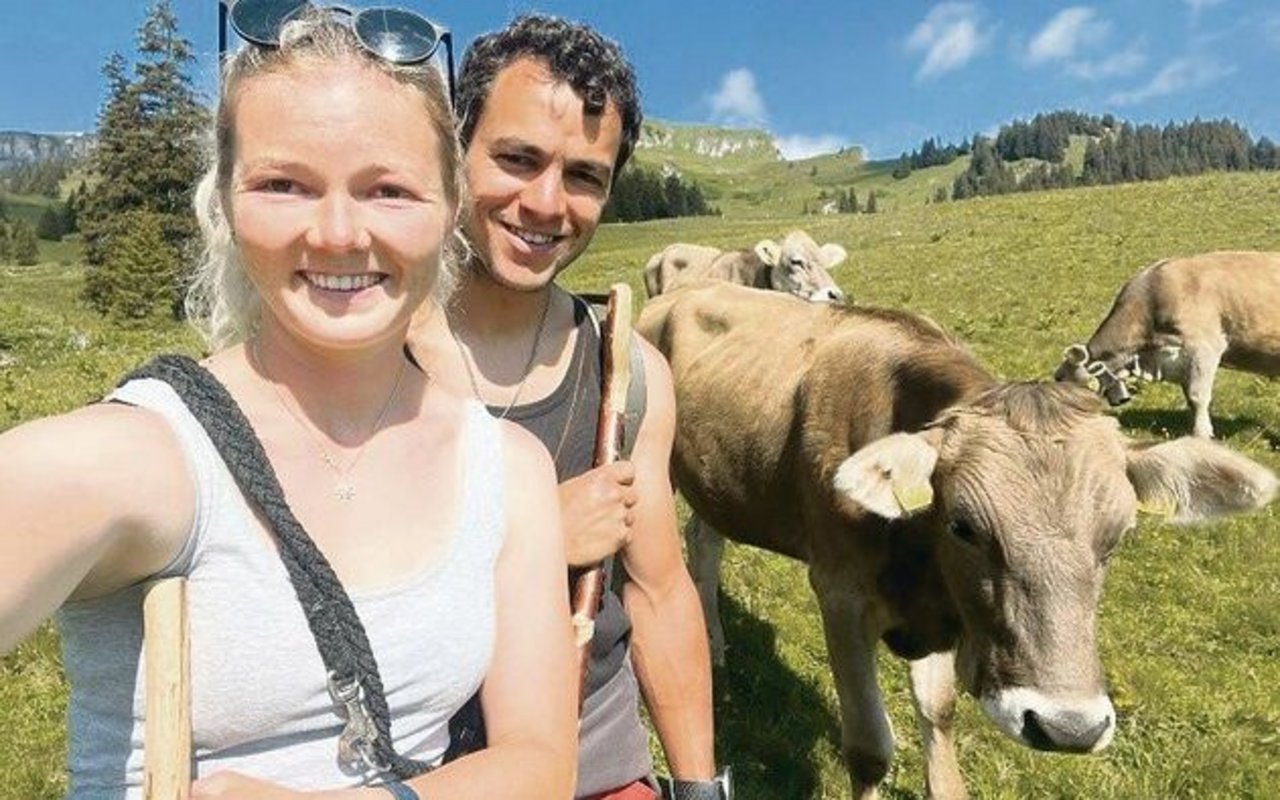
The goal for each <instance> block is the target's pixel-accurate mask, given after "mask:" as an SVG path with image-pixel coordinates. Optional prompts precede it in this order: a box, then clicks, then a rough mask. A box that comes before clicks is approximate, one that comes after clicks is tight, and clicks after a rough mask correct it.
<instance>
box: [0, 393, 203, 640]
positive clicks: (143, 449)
mask: <svg viewBox="0 0 1280 800" xmlns="http://www.w3.org/2000/svg"><path fill="white" fill-rule="evenodd" d="M193 496H194V495H193V488H192V486H191V479H190V477H189V476H188V472H187V466H186V463H185V461H184V459H183V456H182V452H181V450H180V449H179V448H178V444H177V442H176V441H175V439H174V437H173V435H172V433H171V432H170V431H169V429H168V426H167V425H166V423H165V422H164V420H163V419H161V418H160V417H159V416H158V415H156V414H154V413H152V412H148V411H143V410H141V409H137V408H132V407H129V406H121V405H111V404H103V405H97V406H91V407H89V408H84V409H81V410H79V411H74V412H72V413H70V414H66V415H64V416H60V417H51V418H47V419H42V420H37V421H35V422H31V423H28V424H26V425H21V426H19V427H17V428H14V429H12V430H9V431H7V432H5V433H4V434H3V435H0V653H6V652H8V651H9V650H10V649H12V648H13V647H14V646H15V645H16V644H17V643H18V642H20V641H22V639H23V638H24V637H26V636H27V635H28V634H29V633H31V631H32V630H34V629H35V628H36V626H37V625H39V624H40V623H41V622H42V621H43V620H45V619H46V618H48V617H49V616H50V615H51V614H53V612H55V611H57V609H58V607H59V606H61V605H62V604H63V602H65V601H66V600H67V599H69V598H70V599H83V598H87V597H94V596H98V595H103V594H106V593H108V592H111V591H113V590H115V589H118V588H121V587H123V586H127V585H129V584H131V583H134V582H136V581H138V580H141V579H142V578H145V577H146V576H148V575H151V574H153V573H155V572H156V571H158V570H159V569H161V568H163V567H164V566H165V565H166V564H168V563H169V561H170V560H171V559H172V558H173V556H174V554H176V553H177V552H178V550H179V548H180V547H181V546H182V542H183V538H184V537H185V536H186V534H187V532H188V530H189V529H190V526H191V519H192V514H193V513H194V500H193Z"/></svg>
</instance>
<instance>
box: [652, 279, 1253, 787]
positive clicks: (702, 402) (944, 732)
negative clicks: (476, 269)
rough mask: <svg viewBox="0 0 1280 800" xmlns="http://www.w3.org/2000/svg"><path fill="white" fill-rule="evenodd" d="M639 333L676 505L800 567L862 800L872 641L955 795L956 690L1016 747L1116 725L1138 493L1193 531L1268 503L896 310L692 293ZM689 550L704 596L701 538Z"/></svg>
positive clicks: (873, 701)
mask: <svg viewBox="0 0 1280 800" xmlns="http://www.w3.org/2000/svg"><path fill="white" fill-rule="evenodd" d="M637 328H638V330H639V331H640V332H641V333H642V334H643V335H644V336H645V337H646V338H648V339H649V340H650V341H651V342H653V343H654V344H655V345H656V346H658V348H659V349H661V350H662V352H663V353H664V354H665V355H666V357H667V359H668V360H669V362H670V364H671V370H672V375H673V377H674V382H675V391H676V402H677V405H678V408H679V414H678V418H677V431H676V440H675V450H674V453H673V455H672V474H673V477H674V478H675V481H676V483H677V485H678V486H679V488H680V490H681V492H682V493H683V494H684V496H685V498H686V499H687V500H688V502H689V505H690V506H691V507H692V508H693V510H694V511H695V512H696V513H697V515H698V516H699V517H701V518H702V519H703V520H705V522H706V523H708V524H709V525H710V526H712V527H714V528H715V529H716V530H720V531H725V532H728V533H731V534H732V536H733V537H734V538H735V539H737V540H739V541H742V542H744V543H746V544H751V545H755V546H758V547H763V548H765V549H767V550H771V551H773V552H776V553H781V554H783V555H787V556H790V557H792V558H796V559H799V560H801V561H803V562H805V563H806V564H807V565H808V570H809V581H810V585H811V586H812V587H813V590H814V592H815V594H816V595H817V599H818V604H819V607H820V609H821V613H822V622H823V627H824V630H825V634H826V641H827V650H828V655H829V658H830V661H831V666H832V670H833V672H834V676H835V683H836V689H837V692H838V694H839V698H840V709H841V729H842V737H841V738H842V743H843V747H842V752H843V756H844V759H845V763H846V765H847V767H848V770H849V775H850V779H851V781H852V784H853V794H854V796H855V797H859V798H866V797H874V796H875V793H876V786H877V784H878V783H879V782H880V781H881V780H882V779H883V777H884V776H885V774H886V772H887V770H888V767H889V762H890V758H891V756H892V752H893V739H892V734H891V732H890V727H889V724H888V721H887V718H886V716H885V710H884V705H883V701H882V698H881V694H880V690H879V688H878V686H877V682H876V670H875V657H874V655H875V645H876V642H877V641H881V640H883V641H884V642H885V644H886V645H888V647H889V648H890V649H891V650H892V651H893V652H895V653H896V654H898V655H900V656H902V657H904V658H907V659H910V660H911V665H910V667H911V685H912V694H913V697H914V699H915V702H916V709H917V720H918V723H919V725H920V728H921V733H922V735H923V738H924V747H925V754H926V759H927V767H928V770H927V780H928V786H929V791H930V794H931V795H932V796H934V797H939V798H953V797H963V796H965V789H964V784H963V781H962V779H961V777H960V772H959V768H958V766H957V764H956V761H955V752H954V749H953V745H952V739H951V735H950V727H951V721H952V716H953V712H954V705H955V691H956V679H957V678H958V679H959V682H960V684H961V685H962V686H963V687H964V688H965V689H966V690H967V691H969V692H970V693H971V694H973V695H974V696H975V697H976V698H978V699H979V701H980V703H981V706H982V708H983V710H984V711H985V712H986V714H987V716H988V717H989V718H990V719H991V720H992V721H993V722H994V723H995V725H996V726H998V727H999V729H1000V730H1001V731H1003V732H1004V733H1006V734H1007V735H1009V736H1011V737H1012V738H1014V739H1016V740H1017V741H1019V742H1021V743H1023V744H1025V745H1028V746H1030V747H1034V748H1039V749H1044V750H1054V751H1061V752H1091V751H1097V750H1101V749H1102V748H1104V747H1106V746H1107V744H1108V743H1109V742H1110V740H1111V738H1112V735H1113V733H1114V731H1115V725H1116V718H1115V711H1114V709H1113V707H1112V704H1111V701H1110V699H1109V697H1108V695H1107V691H1106V687H1105V684H1104V679H1103V670H1102V666H1101V664H1100V662H1099V656H1098V650H1097V638H1096V616H1097V612H1098V603H1099V599H1100V596H1101V592H1102V581H1103V574H1104V572H1105V568H1106V562H1107V559H1108V558H1109V557H1110V555H1111V553H1112V550H1113V549H1114V548H1115V547H1116V545H1117V544H1118V543H1119V541H1120V540H1121V538H1122V537H1123V535H1124V534H1125V532H1126V531H1128V530H1129V529H1131V528H1132V527H1133V526H1134V522H1135V517H1136V512H1137V509H1138V506H1139V503H1144V504H1146V505H1147V507H1149V508H1159V509H1161V510H1162V511H1163V512H1164V513H1167V514H1169V516H1170V517H1171V518H1172V519H1173V520H1175V521H1195V520H1202V519H1208V518H1211V517H1215V516H1219V515H1222V514H1227V513H1233V512H1237V511H1243V510H1247V509H1252V508H1257V507H1259V506H1261V505H1263V504H1265V503H1266V502H1268V501H1269V500H1270V499H1271V497H1272V496H1273V495H1274V494H1275V491H1276V485H1277V481H1276V477H1275V475H1273V474H1272V473H1271V472H1270V471H1269V470H1267V469H1266V468H1265V467H1262V466H1260V465H1258V464H1256V463H1254V462H1252V461H1250V460H1249V459H1247V458H1245V457H1243V456H1240V455H1237V454H1236V453H1234V452H1232V451H1231V450H1229V449H1227V448H1226V447H1224V446H1222V445H1219V444H1217V443H1214V442H1211V441H1205V440H1202V439H1193V438H1184V439H1179V440H1176V441H1170V442H1164V443H1160V444H1153V445H1144V444H1138V443H1135V442H1132V441H1129V440H1128V439H1126V438H1125V437H1124V436H1123V435H1122V434H1121V432H1120V430H1119V427H1118V424H1117V422H1116V420H1115V419H1114V418H1112V417H1110V416H1107V415H1105V414H1103V413H1102V409H1103V404H1102V403H1101V401H1100V400H1099V399H1098V398H1097V397H1096V396H1094V395H1093V394H1092V393H1090V392H1088V391H1086V390H1084V389H1081V388H1079V387H1076V386H1072V385H1069V384H1058V383H1001V382H999V381H997V380H996V379H995V378H993V377H992V376H991V374H990V373H989V372H988V371H987V370H986V369H984V368H983V367H982V366H981V365H980V364H979V363H978V362H977V361H976V360H975V359H974V357H973V356H972V355H971V354H970V353H969V352H968V351H967V350H966V349H965V348H963V347H962V346H961V345H959V344H958V343H957V342H956V341H955V340H953V339H952V338H950V337H949V336H948V335H947V334H946V333H945V332H943V331H942V330H941V329H940V328H939V327H938V326H936V325H935V324H933V323H932V322H930V321H928V320H926V319H924V318H921V317H918V316H913V315H911V314H908V313H905V312H897V311H887V310H878V309H868V308H846V307H839V306H830V305H815V304H806V303H796V302H794V301H792V300H791V299H790V298H787V297H782V296H779V295H777V294H775V293H771V292H760V291H755V290H751V289H746V288H742V287H739V286H734V285H731V284H725V283H706V284H701V285H691V286H688V287H685V288H682V289H679V290H677V291H675V292H672V293H670V294H667V295H663V296H661V297H658V298H655V299H653V300H651V301H649V303H648V304H647V305H646V307H645V309H644V311H643V313H642V314H641V315H640V318H639V322H638V325H637ZM708 539H710V540H711V541H710V542H709V541H708ZM689 544H690V561H691V564H690V568H691V570H692V571H693V572H694V573H695V580H696V582H697V584H698V586H699V589H700V591H707V592H711V593H714V592H715V590H716V582H717V573H718V569H719V563H718V556H719V552H720V546H717V543H716V542H715V534H714V533H711V532H709V531H707V530H706V529H705V526H704V528H703V530H701V531H699V532H698V536H697V537H696V538H695V539H694V540H692V541H690V543H689ZM706 602H710V601H709V600H708V601H706ZM709 622H710V623H711V624H715V625H718V624H719V621H718V620H709Z"/></svg>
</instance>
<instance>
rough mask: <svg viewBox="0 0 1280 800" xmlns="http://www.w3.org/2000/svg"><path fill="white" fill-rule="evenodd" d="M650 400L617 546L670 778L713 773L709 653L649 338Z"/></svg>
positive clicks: (667, 399)
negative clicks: (683, 540) (626, 537)
mask: <svg viewBox="0 0 1280 800" xmlns="http://www.w3.org/2000/svg"><path fill="white" fill-rule="evenodd" d="M642 347H643V350H644V362H645V363H644V367H645V377H646V381H647V384H648V391H647V397H648V407H647V410H646V412H645V417H644V422H643V423H642V424H641V426H640V431H639V434H638V436H637V438H636V446H635V450H634V452H633V453H632V463H633V464H634V466H635V489H636V503H635V505H634V506H633V507H632V514H633V522H632V525H631V536H630V541H629V543H628V544H627V545H626V546H625V547H624V548H623V549H622V550H621V555H622V559H623V564H624V565H625V566H626V569H627V575H628V578H629V580H628V581H627V583H626V585H625V587H624V589H623V602H624V603H625V605H626V608H627V612H628V613H629V614H630V616H631V624H632V629H633V634H632V649H631V655H632V661H633V663H634V665H635V670H636V677H637V678H638V679H639V681H640V689H641V692H642V693H643V694H644V698H645V703H646V704H647V705H648V707H649V714H650V716H651V718H652V719H653V723H654V727H655V728H656V729H657V732H658V739H659V740H660V741H661V742H662V748H663V751H664V752H665V753H666V756H667V763H668V764H669V765H670V767H671V772H672V775H673V776H674V777H677V778H681V779H683V780H710V779H711V778H712V776H713V775H714V774H715V771H716V770H715V743H714V724H713V721H712V709H711V658H710V653H709V650H708V647H707V633H706V625H705V624H704V622H703V618H702V605H701V603H699V601H698V593H697V590H696V589H695V588H694V585H693V579H692V578H691V577H690V576H689V571H688V570H687V569H686V568H685V565H684V558H683V556H682V553H681V550H680V539H679V535H678V533H677V527H676V513H675V497H674V495H673V493H672V488H671V479H670V474H669V469H670V460H671V447H672V442H673V440H674V437H675V394H674V391H673V389H672V383H671V370H670V368H669V367H668V366H667V363H666V361H664V360H663V358H662V356H661V355H659V354H658V352H657V351H656V350H654V349H653V348H652V347H651V346H650V345H648V344H647V343H642Z"/></svg>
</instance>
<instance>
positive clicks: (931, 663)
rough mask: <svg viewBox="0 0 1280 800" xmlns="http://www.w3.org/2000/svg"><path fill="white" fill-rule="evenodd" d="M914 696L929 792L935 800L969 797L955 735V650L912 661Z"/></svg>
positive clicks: (957, 799) (912, 690)
mask: <svg viewBox="0 0 1280 800" xmlns="http://www.w3.org/2000/svg"><path fill="white" fill-rule="evenodd" d="M911 697H912V699H914V700H915V705H916V723H917V724H918V725H919V726H920V738H921V739H922V740H923V742H924V756H925V762H926V768H927V772H926V780H927V786H928V788H929V796H930V797H931V798H934V800H962V799H963V798H966V797H968V793H967V792H965V788H964V778H962V777H961V775H960V765H959V763H958V762H957V761H956V750H955V744H954V742H953V741H952V739H951V723H952V722H953V721H954V719H955V712H956V660H955V653H951V652H948V653H934V654H932V655H928V656H925V657H924V658H921V659H918V660H916V661H912V662H911Z"/></svg>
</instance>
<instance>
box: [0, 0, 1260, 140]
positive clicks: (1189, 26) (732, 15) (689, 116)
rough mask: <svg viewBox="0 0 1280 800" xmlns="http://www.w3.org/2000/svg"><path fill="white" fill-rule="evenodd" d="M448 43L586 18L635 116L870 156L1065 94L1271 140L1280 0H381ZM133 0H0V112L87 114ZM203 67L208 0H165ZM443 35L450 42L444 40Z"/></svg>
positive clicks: (38, 116) (1075, 105) (1075, 101)
mask: <svg viewBox="0 0 1280 800" xmlns="http://www.w3.org/2000/svg"><path fill="white" fill-rule="evenodd" d="M391 4H394V5H400V6H402V7H407V8H414V9H417V10H419V11H422V12H423V13H426V14H427V15H429V16H433V17H434V18H436V19H437V20H438V21H440V22H442V23H444V24H445V25H447V26H449V27H451V28H452V29H453V31H454V33H455V36H456V37H457V40H458V42H459V43H460V44H464V43H465V42H467V41H470V39H471V38H472V37H473V36H475V35H476V34H478V33H481V32H484V31H486V30H491V29H493V28H495V27H498V26H500V25H501V24H502V23H503V22H505V21H506V20H508V19H510V18H511V17H512V16H513V15H515V14H517V13H519V12H521V11H529V10H540V11H546V12H550V13H556V14H560V15H563V16H567V17H571V18H575V19H580V20H583V21H586V22H589V23H591V24H593V25H595V26H596V27H597V28H599V29H600V30H601V31H603V32H604V33H606V34H607V35H609V36H611V37H612V38H614V39H616V40H617V41H619V42H620V43H621V44H622V45H623V47H624V48H625V50H626V51H627V53H628V55H629V56H630V57H631V59H632V61H633V63H634V64H635V66H636V70H637V73H638V74H639V76H640V85H641V91H642V96H643V101H644V106H645V112H646V115H647V116H650V117H654V118H658V119H664V120H668V121H675V122H688V123H718V124H725V125H730V126H750V127H760V128H765V129H767V130H769V131H770V132H772V133H773V134H774V135H775V137H777V139H778V141H779V143H780V145H781V146H782V148H783V152H784V154H786V155H788V156H790V157H802V156H804V155H807V154H812V153H814V152H821V151H829V150H834V149H836V148H839V147H841V146H847V145H860V146H863V147H865V148H866V149H867V150H868V152H869V153H870V154H871V156H872V157H875V158H889V157H894V156H896V155H897V154H898V153H899V152H901V151H902V150H904V149H911V148H914V147H916V146H917V145H918V144H919V143H920V141H921V140H922V139H924V138H925V137H926V136H939V137H942V138H943V139H944V140H948V141H959V140H961V139H964V138H967V137H968V136H970V135H971V134H973V133H974V132H994V131H995V130H996V129H997V128H998V127H999V125H1000V124H1001V123H1004V122H1007V121H1009V120H1011V119H1013V118H1018V117H1029V116H1030V115H1032V114H1034V113H1036V112H1037V111H1047V110H1053V109H1058V108H1071V109H1076V110H1081V111H1085V112H1089V113H1095V114H1102V113H1105V112H1112V113H1114V114H1116V115H1117V116H1119V117H1122V118H1124V119H1130V120H1134V121H1138V122H1156V123H1164V122H1167V121H1170V120H1173V121H1182V120H1188V119H1191V118H1192V117H1195V116H1197V115H1199V116H1201V117H1204V118H1217V117H1222V116H1228V117H1231V118H1233V119H1236V120H1237V121H1239V122H1241V123H1243V124H1244V125H1245V126H1246V127H1247V128H1248V129H1249V131H1250V132H1251V133H1252V134H1253V135H1254V136H1255V138H1256V137H1258V136H1262V135H1266V136H1269V137H1271V138H1272V139H1273V140H1280V88H1278V87H1277V82H1280V3H1276V2H1274V0H1267V1H1264V0H1115V1H1114V2H1109V3H1105V4H1103V3H1095V4H1078V5H1077V4H1072V3H1068V2H1045V1H1043V0H1026V1H1025V2H993V1H992V0H987V1H986V2H977V1H975V2H942V3H925V2H912V1H911V0H897V1H896V2H891V0H788V1H787V2H782V1H781V0H683V2H674V1H673V0H507V1H506V2H502V1H495V2H488V1H487V0H460V2H456V3H448V2H441V0H433V1H432V2H430V3H428V2H424V1H423V0H391ZM147 5H148V2H143V1H141V0H23V1H22V2H19V0H0V130H15V129H16V130H31V131H41V132H65V131H87V130H92V128H93V126H94V121H95V116H96V113H97V110H98V108H99V106H100V105H101V102H102V99H103V98H102V91H103V85H102V79H101V75H100V70H101V67H102V64H103V63H104V62H105V61H106V58H107V56H108V55H109V54H110V53H111V52H113V51H121V52H124V53H125V54H126V55H127V54H130V53H131V52H132V47H133V35H134V31H135V30H136V28H137V26H138V24H139V23H140V22H141V20H142V19H143V16H144V13H145V9H146V7H147ZM173 7H174V10H175V12H176V13H177V15H178V17H179V20H180V22H181V25H182V29H183V31H184V33H185V35H186V36H187V37H188V38H189V39H190V40H191V42H192V44H193V45H194V47H195V51H196V53H197V55H198V58H199V61H198V64H197V67H196V69H195V77H196V81H197V84H198V86H200V87H202V88H203V89H204V90H205V91H206V92H207V91H209V90H210V89H211V87H212V86H213V81H214V63H215V61H216V55H215V53H216V48H217V31H216V26H217V11H216V9H217V4H216V0H173ZM458 55H459V56H461V48H459V52H458Z"/></svg>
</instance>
